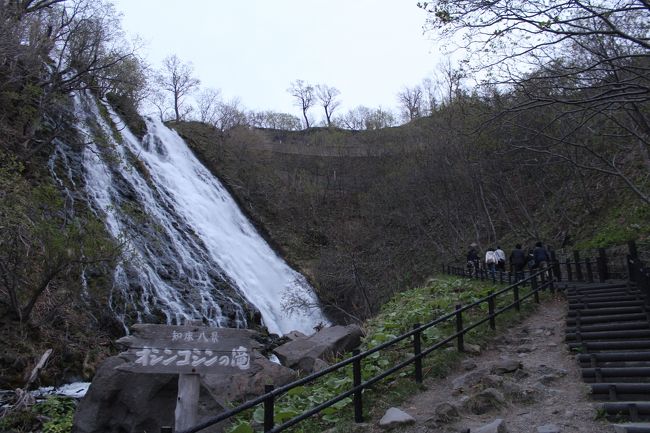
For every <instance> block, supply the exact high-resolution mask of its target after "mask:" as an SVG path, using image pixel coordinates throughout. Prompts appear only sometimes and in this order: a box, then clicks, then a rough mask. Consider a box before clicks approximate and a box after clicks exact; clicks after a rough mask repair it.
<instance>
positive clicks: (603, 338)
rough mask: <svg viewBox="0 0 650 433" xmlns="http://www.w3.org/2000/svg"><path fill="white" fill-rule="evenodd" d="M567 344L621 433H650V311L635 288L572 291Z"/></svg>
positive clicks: (592, 287)
mask: <svg viewBox="0 0 650 433" xmlns="http://www.w3.org/2000/svg"><path fill="white" fill-rule="evenodd" d="M566 295H567V298H568V302H569V312H568V317H567V328H566V342H567V344H568V346H569V348H570V349H571V350H572V351H574V352H576V353H578V356H577V359H578V362H579V364H580V367H581V369H582V377H583V379H584V381H585V382H586V383H587V384H588V385H589V386H590V387H591V396H592V398H593V399H594V400H596V401H598V402H599V403H598V412H599V413H600V414H602V415H603V416H605V417H606V418H607V419H609V420H610V421H612V422H614V427H615V431H616V432H617V433H650V305H648V302H647V300H646V297H645V296H644V294H643V293H642V292H641V291H640V290H639V289H638V288H637V287H636V285H634V284H630V283H629V282H612V283H607V284H576V285H572V286H569V287H567V289H566Z"/></svg>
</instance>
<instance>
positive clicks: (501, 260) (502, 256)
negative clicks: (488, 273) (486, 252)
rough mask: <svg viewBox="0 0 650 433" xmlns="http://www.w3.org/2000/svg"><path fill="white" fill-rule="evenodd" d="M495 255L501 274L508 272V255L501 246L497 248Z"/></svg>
mask: <svg viewBox="0 0 650 433" xmlns="http://www.w3.org/2000/svg"><path fill="white" fill-rule="evenodd" d="M494 254H496V256H497V269H498V270H499V271H501V272H505V271H506V253H505V252H504V251H503V250H502V249H501V247H500V246H497V249H496V250H494Z"/></svg>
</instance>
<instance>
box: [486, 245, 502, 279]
mask: <svg viewBox="0 0 650 433" xmlns="http://www.w3.org/2000/svg"><path fill="white" fill-rule="evenodd" d="M498 261H499V259H498V258H497V255H496V253H495V252H494V248H488V250H487V252H486V253H485V266H486V267H487V269H488V272H489V273H490V276H491V277H492V278H494V277H495V275H496V265H497V262H498Z"/></svg>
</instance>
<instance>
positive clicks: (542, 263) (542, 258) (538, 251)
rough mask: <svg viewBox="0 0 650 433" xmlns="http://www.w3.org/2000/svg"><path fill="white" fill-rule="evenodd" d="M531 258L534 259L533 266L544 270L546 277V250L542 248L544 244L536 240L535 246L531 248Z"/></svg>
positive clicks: (547, 260)
mask: <svg viewBox="0 0 650 433" xmlns="http://www.w3.org/2000/svg"><path fill="white" fill-rule="evenodd" d="M533 259H534V260H535V267H536V268H537V269H541V270H544V271H546V272H544V276H545V277H548V262H549V260H550V259H549V257H548V251H546V248H544V244H542V243H541V242H537V243H536V244H535V248H534V249H533Z"/></svg>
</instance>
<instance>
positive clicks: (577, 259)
mask: <svg viewBox="0 0 650 433" xmlns="http://www.w3.org/2000/svg"><path fill="white" fill-rule="evenodd" d="M573 260H574V261H575V262H576V280H577V281H584V279H583V278H582V268H581V267H580V251H574V252H573Z"/></svg>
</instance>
